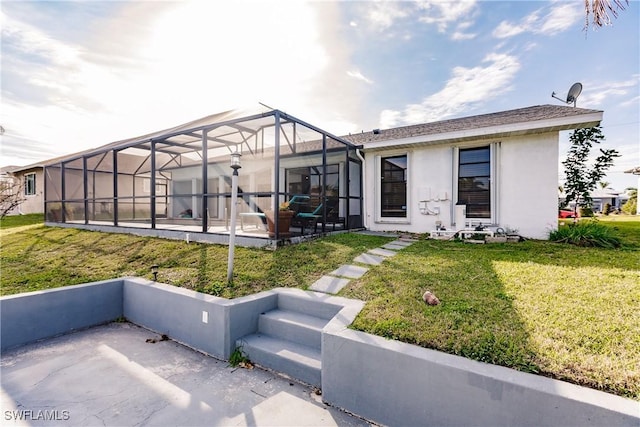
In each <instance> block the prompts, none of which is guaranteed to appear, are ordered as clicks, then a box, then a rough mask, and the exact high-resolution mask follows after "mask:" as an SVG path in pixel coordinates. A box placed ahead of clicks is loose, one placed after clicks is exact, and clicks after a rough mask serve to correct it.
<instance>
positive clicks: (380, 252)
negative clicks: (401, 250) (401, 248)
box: [367, 248, 397, 258]
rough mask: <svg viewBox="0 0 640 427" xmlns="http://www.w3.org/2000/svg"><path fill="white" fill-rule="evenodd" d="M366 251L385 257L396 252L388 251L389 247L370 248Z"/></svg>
mask: <svg viewBox="0 0 640 427" xmlns="http://www.w3.org/2000/svg"><path fill="white" fill-rule="evenodd" d="M367 253H370V254H372V255H378V256H383V257H386V258H389V257H392V256H394V255H396V254H397V252H396V251H390V250H389V249H382V248H375V249H370V250H369V252H367Z"/></svg>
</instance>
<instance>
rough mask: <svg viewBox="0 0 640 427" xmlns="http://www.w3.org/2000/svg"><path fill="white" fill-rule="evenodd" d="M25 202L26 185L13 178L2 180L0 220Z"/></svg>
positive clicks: (0, 184)
mask: <svg viewBox="0 0 640 427" xmlns="http://www.w3.org/2000/svg"><path fill="white" fill-rule="evenodd" d="M24 201H25V198H24V185H23V184H22V182H20V181H19V180H17V179H15V178H13V177H8V178H2V180H0V218H4V217H5V216H6V215H7V214H8V213H9V212H11V211H12V210H13V209H15V208H17V207H18V206H20V205H21V204H22V202H24Z"/></svg>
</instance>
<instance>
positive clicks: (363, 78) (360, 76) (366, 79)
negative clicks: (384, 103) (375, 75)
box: [347, 70, 373, 84]
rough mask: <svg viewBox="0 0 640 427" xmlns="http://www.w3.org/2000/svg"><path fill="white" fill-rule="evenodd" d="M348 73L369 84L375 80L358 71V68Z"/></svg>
mask: <svg viewBox="0 0 640 427" xmlns="http://www.w3.org/2000/svg"><path fill="white" fill-rule="evenodd" d="M347 75H348V76H349V77H353V78H354V79H356V80H360V81H363V82H365V83H367V84H373V80H371V79H369V78H367V77H365V76H363V75H362V73H361V72H360V71H358V70H354V71H347Z"/></svg>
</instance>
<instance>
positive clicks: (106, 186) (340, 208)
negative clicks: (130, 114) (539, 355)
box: [45, 105, 603, 244]
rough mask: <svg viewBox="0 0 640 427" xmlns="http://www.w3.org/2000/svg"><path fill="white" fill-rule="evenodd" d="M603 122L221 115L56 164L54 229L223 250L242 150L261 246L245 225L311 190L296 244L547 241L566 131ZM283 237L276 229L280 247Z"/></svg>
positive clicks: (50, 212)
mask: <svg viewBox="0 0 640 427" xmlns="http://www.w3.org/2000/svg"><path fill="white" fill-rule="evenodd" d="M602 114H603V113H602V111H598V110H587V109H581V108H573V107H566V106H554V105H541V106H533V107H527V108H521V109H516V110H509V111H503V112H498V113H492V114H484V115H477V116H472V117H464V118H459V119H452V120H445V121H439V122H434V123H426V124H420V125H414V126H405V127H398V128H393V129H386V130H377V129H376V130H374V131H372V132H366V133H364V132H363V133H361V134H355V135H348V136H343V137H337V136H333V135H331V134H330V133H328V132H325V131H323V130H321V129H318V128H317V127H315V126H313V125H311V124H308V123H305V122H303V121H300V120H299V119H296V118H295V117H292V116H290V115H288V114H286V113H283V112H281V111H279V110H270V111H262V112H259V113H251V114H246V115H242V114H238V113H237V112H225V113H220V114H216V115H213V116H208V117H205V118H202V119H199V120H196V121H194V122H190V123H187V124H184V125H181V126H177V127H174V128H171V129H167V130H163V131H158V132H155V133H153V134H149V135H145V136H141V137H137V138H132V139H129V140H125V141H118V142H115V143H112V144H108V145H104V146H102V147H99V148H97V149H94V150H88V151H85V152H82V153H77V154H74V155H71V156H67V157H66V158H64V159H58V160H57V161H55V162H49V164H48V165H47V167H46V169H45V172H46V177H47V178H46V180H47V182H46V192H47V194H46V197H45V199H46V205H47V209H46V214H47V221H48V222H57V223H63V222H64V223H68V224H69V225H70V226H78V227H82V228H88V229H101V230H105V229H107V228H108V227H118V228H119V229H122V228H123V227H128V228H135V229H136V232H137V233H139V232H141V230H147V231H146V232H147V233H148V234H151V235H168V234H169V233H175V232H184V233H186V232H190V233H199V234H198V235H199V236H204V235H206V236H211V235H213V234H220V235H222V237H221V239H222V240H220V241H226V240H224V239H226V237H225V236H224V235H225V234H228V232H229V231H228V230H229V212H230V208H231V207H230V198H231V194H230V182H231V178H230V177H231V169H230V167H229V160H230V154H231V153H234V152H238V153H241V154H242V169H241V170H240V174H239V193H240V195H239V204H238V208H237V209H238V211H239V212H240V214H239V215H240V220H241V227H242V232H240V231H239V233H240V234H241V235H243V236H248V235H251V237H252V238H255V239H260V238H264V239H267V236H263V235H261V234H260V232H262V230H257V231H256V232H252V231H251V232H249V231H246V230H245V227H244V225H245V221H246V222H247V223H254V221H255V223H256V224H255V225H256V226H257V227H256V228H259V226H260V221H261V220H264V218H265V216H266V214H268V212H269V210H273V209H274V208H275V207H277V206H278V204H280V203H282V202H283V201H287V200H291V198H292V197H293V196H295V195H303V196H306V197H303V198H301V199H300V198H299V199H298V200H304V201H305V203H306V204H307V205H306V206H302V207H297V209H303V210H304V212H305V216H303V217H301V218H303V219H304V221H300V229H298V230H297V231H296V232H294V234H292V235H294V236H295V235H296V234H295V233H298V234H297V235H303V234H304V233H305V226H310V229H311V230H310V231H309V232H317V231H321V232H323V231H327V230H335V229H345V230H348V229H357V228H361V227H363V226H364V227H366V228H368V229H371V230H375V231H405V232H415V233H426V232H429V231H432V230H435V229H436V228H445V229H447V230H452V229H453V230H455V229H463V228H466V227H470V226H476V225H478V224H483V225H485V226H489V227H493V228H494V229H495V228H498V227H502V228H504V229H505V230H507V231H508V229H512V230H518V232H519V233H520V234H521V235H523V236H525V237H531V238H537V239H545V238H547V237H548V232H549V230H551V229H554V228H556V227H557V214H558V199H557V185H558V184H557V182H558V167H557V165H558V156H559V153H558V148H559V147H558V146H559V132H560V131H564V130H571V129H576V128H580V127H591V126H596V125H598V124H599V123H600V121H601V120H602ZM205 142H206V143H205ZM185 212H188V213H189V214H188V215H184V213H185ZM276 212H277V210H276ZM275 215H276V216H278V215H279V214H277V213H276V214H275ZM185 216H186V217H187V218H185ZM327 226H328V227H330V228H327ZM155 230H161V232H155ZM167 230H171V231H170V232H169V231H167ZM154 233H155V234H154ZM175 236H176V235H173V237H175ZM287 236H289V234H287ZM287 236H285V235H284V234H279V231H277V230H276V235H275V239H276V240H278V239H281V238H283V237H287ZM209 241H216V240H213V239H209ZM250 244H259V243H255V242H253V243H250Z"/></svg>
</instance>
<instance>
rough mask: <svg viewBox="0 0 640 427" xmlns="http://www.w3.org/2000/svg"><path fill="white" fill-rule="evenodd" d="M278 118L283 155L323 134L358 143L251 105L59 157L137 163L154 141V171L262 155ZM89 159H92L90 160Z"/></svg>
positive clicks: (317, 147)
mask: <svg viewBox="0 0 640 427" xmlns="http://www.w3.org/2000/svg"><path fill="white" fill-rule="evenodd" d="M276 117H277V118H278V120H279V126H280V129H281V132H280V134H279V139H280V146H281V147H284V151H282V148H281V154H287V153H291V154H294V153H308V152H314V151H321V150H322V149H323V139H322V135H326V136H327V138H326V141H325V143H326V148H327V149H331V148H337V147H344V146H345V145H346V146H349V147H351V148H359V147H361V146H360V145H355V144H353V143H352V142H350V141H347V140H345V139H343V138H340V137H337V136H334V135H332V134H330V133H328V132H326V131H324V130H321V129H319V128H317V127H315V126H313V125H311V124H309V123H306V122H304V121H302V120H300V119H297V118H295V117H293V116H291V115H289V114H286V113H284V112H282V111H280V110H277V109H266V108H264V107H262V108H258V107H255V108H244V109H234V110H229V111H225V112H222V113H217V114H212V115H209V116H206V117H202V118H200V119H197V120H194V121H191V122H188V123H184V124H181V125H178V126H174V127H171V128H168V129H164V130H160V131H157V132H152V133H149V134H146V135H142V136H137V137H134V138H129V139H124V140H120V141H115V142H112V143H109V144H106V145H103V146H100V147H97V148H94V149H89V150H86V151H82V152H79V153H75V154H73V155H70V156H68V157H64V158H61V159H60V161H61V162H62V163H66V164H74V163H75V161H80V160H81V159H82V158H88V159H89V162H88V167H89V169H92V170H99V169H101V167H100V164H102V163H103V162H104V166H105V167H110V165H108V164H109V161H108V160H105V159H103V156H101V155H102V154H106V153H107V152H110V151H112V150H116V151H119V152H122V153H124V154H128V155H131V156H140V158H141V159H140V161H141V162H142V163H144V160H143V159H144V158H146V157H148V156H149V152H150V151H151V150H152V145H154V148H153V149H154V150H155V152H156V155H157V156H158V155H159V156H162V155H164V156H165V162H161V163H159V165H158V166H159V167H158V170H162V169H164V167H162V166H161V165H164V166H165V167H167V168H172V167H174V168H175V167H185V166H189V165H192V164H198V163H201V162H202V158H203V157H204V156H205V154H204V153H203V152H204V151H205V150H206V157H207V158H208V159H209V160H212V159H216V158H224V157H227V156H229V155H230V154H231V153H232V152H234V151H236V150H238V151H241V152H242V154H243V155H247V154H248V155H255V154H260V155H261V156H263V157H269V156H273V155H275V151H276V148H275V147H276V143H275V141H276V138H275V136H276V135H275V129H276ZM288 127H291V128H292V130H291V131H290V132H287V131H285V130H284V129H287V128H288ZM204 141H206V144H205V143H204ZM152 142H154V143H155V144H152ZM91 158H96V160H94V161H91ZM92 163H93V165H92ZM142 163H140V164H138V165H135V164H133V163H129V164H128V165H125V164H122V165H120V166H119V168H120V170H121V171H124V170H123V169H122V168H123V167H125V168H129V169H130V170H129V171H128V172H134V173H140V172H142V170H141V166H142ZM78 166H80V165H79V163H78ZM142 169H144V167H143V168H142Z"/></svg>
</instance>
